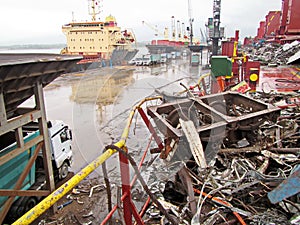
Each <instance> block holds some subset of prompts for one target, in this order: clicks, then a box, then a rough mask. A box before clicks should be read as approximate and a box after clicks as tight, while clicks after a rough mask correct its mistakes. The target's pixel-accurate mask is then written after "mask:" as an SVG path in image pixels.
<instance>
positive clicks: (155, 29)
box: [142, 21, 169, 40]
mask: <svg viewBox="0 0 300 225" xmlns="http://www.w3.org/2000/svg"><path fill="white" fill-rule="evenodd" d="M142 23H143V25H146V26H148V27H149V28H150V29H152V30H154V31H155V33H154V36H155V37H156V38H157V37H158V35H159V36H162V37H164V39H165V40H168V39H169V31H168V28H167V27H165V29H164V32H163V33H161V32H160V31H159V29H158V28H157V25H155V26H153V25H151V24H149V23H147V22H146V21H142Z"/></svg>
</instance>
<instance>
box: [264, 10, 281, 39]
mask: <svg viewBox="0 0 300 225" xmlns="http://www.w3.org/2000/svg"><path fill="white" fill-rule="evenodd" d="M280 17H281V11H270V12H269V13H268V15H267V16H266V25H265V37H274V36H275V35H276V34H278V32H279V28H280Z"/></svg>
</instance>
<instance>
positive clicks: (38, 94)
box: [35, 82, 57, 213]
mask: <svg viewBox="0 0 300 225" xmlns="http://www.w3.org/2000/svg"><path fill="white" fill-rule="evenodd" d="M35 101H36V107H37V109H39V110H40V111H41V117H40V118H39V120H38V121H39V129H40V133H41V135H43V137H44V144H43V151H42V152H43V162H44V168H45V177H46V182H47V187H48V189H49V190H50V191H51V192H52V191H54V190H55V183H54V175H53V168H52V159H51V146H50V139H49V132H48V126H47V119H46V109H45V101H44V94H43V86H42V84H41V83H40V82H38V83H37V84H36V87H35ZM56 210H57V204H54V205H53V207H52V211H53V213H55V212H56Z"/></svg>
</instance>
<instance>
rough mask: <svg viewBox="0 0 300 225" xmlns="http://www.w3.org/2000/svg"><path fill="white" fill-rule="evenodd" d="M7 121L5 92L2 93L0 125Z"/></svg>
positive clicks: (0, 98) (0, 94) (0, 95)
mask: <svg viewBox="0 0 300 225" xmlns="http://www.w3.org/2000/svg"><path fill="white" fill-rule="evenodd" d="M6 123H7V116H6V109H5V103H4V96H3V92H1V93H0V127H1V126H3V125H4V124H6Z"/></svg>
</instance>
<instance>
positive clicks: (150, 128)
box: [138, 108, 164, 150]
mask: <svg viewBox="0 0 300 225" xmlns="http://www.w3.org/2000/svg"><path fill="white" fill-rule="evenodd" d="M138 111H139V113H140V115H141V117H142V118H143V120H144V122H145V124H146V126H147V127H148V129H149V131H150V132H151V134H152V135H153V137H154V140H155V142H156V144H157V145H158V147H159V149H160V150H162V149H163V148H164V145H163V143H162V141H161V140H160V138H159V136H158V135H157V133H156V132H155V130H154V128H153V126H152V124H151V123H150V121H149V119H148V117H147V116H146V114H145V112H144V110H143V109H142V108H139V109H138Z"/></svg>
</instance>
